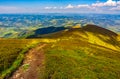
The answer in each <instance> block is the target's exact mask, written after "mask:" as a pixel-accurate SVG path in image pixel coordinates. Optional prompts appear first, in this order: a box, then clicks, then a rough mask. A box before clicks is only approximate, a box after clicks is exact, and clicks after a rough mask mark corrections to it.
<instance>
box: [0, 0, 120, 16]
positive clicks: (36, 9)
mask: <svg viewBox="0 0 120 79" xmlns="http://www.w3.org/2000/svg"><path fill="white" fill-rule="evenodd" d="M0 13H107V14H108V13H110V14H119V13H120V1H117V0H0Z"/></svg>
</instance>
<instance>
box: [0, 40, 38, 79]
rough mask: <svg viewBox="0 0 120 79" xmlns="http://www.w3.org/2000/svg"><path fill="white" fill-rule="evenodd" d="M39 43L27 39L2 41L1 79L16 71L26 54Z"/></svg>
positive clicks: (0, 47) (0, 44) (0, 41)
mask: <svg viewBox="0 0 120 79" xmlns="http://www.w3.org/2000/svg"><path fill="white" fill-rule="evenodd" d="M37 43H38V41H35V40H26V39H21V40H18V39H0V78H1V77H4V76H6V75H7V74H10V73H11V72H12V71H13V70H15V69H16V68H17V67H18V66H19V65H20V64H21V62H22V60H23V58H24V53H25V52H27V51H28V50H29V48H31V47H33V46H34V45H35V44H37Z"/></svg>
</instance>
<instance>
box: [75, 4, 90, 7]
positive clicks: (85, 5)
mask: <svg viewBox="0 0 120 79" xmlns="http://www.w3.org/2000/svg"><path fill="white" fill-rule="evenodd" d="M76 8H90V6H89V5H88V4H83V5H77V7H76Z"/></svg>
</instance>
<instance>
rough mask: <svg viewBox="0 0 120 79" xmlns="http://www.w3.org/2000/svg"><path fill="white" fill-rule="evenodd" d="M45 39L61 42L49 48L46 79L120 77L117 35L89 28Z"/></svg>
mask: <svg viewBox="0 0 120 79" xmlns="http://www.w3.org/2000/svg"><path fill="white" fill-rule="evenodd" d="M43 37H46V38H50V39H55V40H56V39H57V42H56V43H51V44H49V45H48V46H47V47H46V48H47V49H45V50H46V53H45V54H46V69H45V79H119V78H120V62H119V60H120V51H119V47H120V46H119V45H120V44H119V41H118V40H117V39H116V38H117V37H118V35H117V34H116V33H114V32H111V31H109V30H107V29H104V28H100V27H98V26H93V25H87V26H85V27H83V28H79V29H78V28H77V29H68V30H64V31H61V32H58V33H53V34H51V35H44V36H43Z"/></svg>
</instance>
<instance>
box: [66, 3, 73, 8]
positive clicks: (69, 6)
mask: <svg viewBox="0 0 120 79" xmlns="http://www.w3.org/2000/svg"><path fill="white" fill-rule="evenodd" d="M65 8H66V9H72V8H74V6H72V5H71V4H69V5H68V6H67V7H65Z"/></svg>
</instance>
